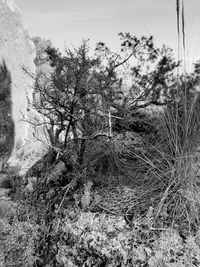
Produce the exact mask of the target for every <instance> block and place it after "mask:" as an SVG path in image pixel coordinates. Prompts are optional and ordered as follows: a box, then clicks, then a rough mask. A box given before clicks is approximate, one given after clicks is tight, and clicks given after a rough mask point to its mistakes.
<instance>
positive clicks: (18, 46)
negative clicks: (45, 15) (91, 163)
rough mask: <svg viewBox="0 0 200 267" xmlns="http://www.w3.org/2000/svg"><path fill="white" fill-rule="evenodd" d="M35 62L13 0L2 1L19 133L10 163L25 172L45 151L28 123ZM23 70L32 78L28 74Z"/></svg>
mask: <svg viewBox="0 0 200 267" xmlns="http://www.w3.org/2000/svg"><path fill="white" fill-rule="evenodd" d="M34 59H35V47H34V44H33V42H32V41H31V39H30V37H29V35H28V32H27V30H26V28H25V27H24V24H23V21H22V16H21V14H20V12H19V10H18V8H17V7H16V5H15V3H14V2H13V0H0V61H1V62H5V64H6V66H7V69H8V71H9V73H10V75H11V100H12V112H11V113H12V114H11V115H12V119H13V122H14V133H15V134H14V148H13V151H12V155H11V158H10V159H9V163H10V165H12V166H16V165H20V166H21V171H22V173H23V172H25V169H28V168H29V167H30V166H31V164H32V162H34V161H36V160H38V158H39V157H40V152H41V144H38V142H35V141H33V140H32V139H31V138H32V132H33V129H31V127H30V125H29V124H28V123H27V122H26V120H30V118H31V117H33V116H35V114H34V111H33V110H31V103H32V95H33V88H34V79H33V78H32V77H31V75H33V76H34V75H35V64H34ZM1 62H0V63H1ZM23 67H25V68H26V69H27V70H28V72H29V73H30V74H31V75H27V73H26V72H25V71H23ZM22 119H23V120H22ZM38 150H39V152H38ZM32 151H33V153H32ZM27 153H28V156H27Z"/></svg>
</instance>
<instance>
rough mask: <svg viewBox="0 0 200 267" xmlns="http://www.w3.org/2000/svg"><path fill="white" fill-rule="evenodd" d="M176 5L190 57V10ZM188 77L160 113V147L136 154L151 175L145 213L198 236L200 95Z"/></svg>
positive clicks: (145, 182) (145, 184)
mask: <svg viewBox="0 0 200 267" xmlns="http://www.w3.org/2000/svg"><path fill="white" fill-rule="evenodd" d="M176 3H177V6H176V7H177V9H176V11H177V31H178V47H179V49H180V38H181V37H180V20H182V35H183V36H182V39H183V49H184V54H185V19H184V5H183V2H182V5H180V3H179V1H178V0H177V1H176ZM180 7H181V8H182V16H180ZM178 57H179V55H178ZM185 74H186V73H185ZM185 74H184V75H182V76H180V74H179V71H178V75H177V81H176V82H175V83H174V92H175V94H174V96H175V97H174V100H173V102H171V103H169V104H168V105H167V106H166V107H165V108H164V109H163V110H162V111H159V112H157V116H156V119H155V127H156V128H157V134H156V137H155V138H154V142H149V141H146V143H145V147H144V150H143V152H141V153H135V152H134V151H130V153H131V154H132V156H134V157H137V159H138V161H139V162H140V163H141V164H139V165H138V166H140V167H141V168H143V169H145V172H144V171H143V170H141V171H143V177H142V179H141V177H140V187H141V191H142V192H143V194H141V197H140V206H141V208H140V210H142V209H143V210H148V207H151V206H152V207H154V215H155V218H156V219H157V220H156V221H157V222H162V224H165V225H169V224H170V225H171V226H176V227H178V228H180V229H186V228H187V229H188V230H195V229H197V227H198V226H199V219H200V190H199V189H200V188H199V185H200V183H199V182H200V181H199V164H198V147H199V145H200V94H199V92H198V91H197V90H196V88H195V86H194V85H193V84H192V82H191V81H190V79H188V78H187V77H186V75H185ZM158 219H160V220H158ZM183 225H184V226H183Z"/></svg>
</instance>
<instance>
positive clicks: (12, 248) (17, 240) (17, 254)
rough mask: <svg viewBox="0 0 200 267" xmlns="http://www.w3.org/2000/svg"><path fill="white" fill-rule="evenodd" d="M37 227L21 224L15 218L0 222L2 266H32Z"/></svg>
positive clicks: (30, 224)
mask: <svg viewBox="0 0 200 267" xmlns="http://www.w3.org/2000/svg"><path fill="white" fill-rule="evenodd" d="M37 237H38V232H37V227H36V226H34V224H32V223H31V222H28V221H26V222H21V221H19V220H18V219H17V218H14V219H13V220H11V221H9V218H4V219H1V220H0V250H1V254H2V259H1V261H3V266H5V267H7V266H13V267H17V266H23V267H29V266H33V264H34V262H35V260H36V257H35V242H36V240H37Z"/></svg>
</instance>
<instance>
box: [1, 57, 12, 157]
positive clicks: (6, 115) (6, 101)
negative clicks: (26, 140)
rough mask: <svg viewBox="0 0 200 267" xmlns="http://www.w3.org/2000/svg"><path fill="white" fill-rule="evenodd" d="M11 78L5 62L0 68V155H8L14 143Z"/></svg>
mask: <svg viewBox="0 0 200 267" xmlns="http://www.w3.org/2000/svg"><path fill="white" fill-rule="evenodd" d="M11 106H12V103H11V77H10V73H9V71H8V69H7V66H6V63H5V61H3V63H2V65H1V66H0V155H1V154H2V155H4V156H5V154H8V155H9V154H10V153H11V151H12V148H13V142H14V124H13V121H12V115H11Z"/></svg>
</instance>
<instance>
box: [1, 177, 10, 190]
mask: <svg viewBox="0 0 200 267" xmlns="http://www.w3.org/2000/svg"><path fill="white" fill-rule="evenodd" d="M0 188H11V184H10V179H9V176H8V175H7V174H5V173H0Z"/></svg>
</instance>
